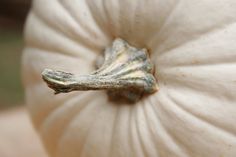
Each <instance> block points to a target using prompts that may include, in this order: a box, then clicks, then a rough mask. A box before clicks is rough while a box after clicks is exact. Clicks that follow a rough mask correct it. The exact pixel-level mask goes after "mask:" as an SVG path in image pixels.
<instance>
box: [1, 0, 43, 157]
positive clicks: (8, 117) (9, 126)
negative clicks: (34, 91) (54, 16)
mask: <svg viewBox="0 0 236 157" xmlns="http://www.w3.org/2000/svg"><path fill="white" fill-rule="evenodd" d="M30 6H31V0H0V157H46V156H47V155H46V153H45V150H44V149H43V147H42V144H41V141H40V139H39V137H38V134H37V133H36V131H35V130H34V128H33V126H32V124H31V121H30V118H29V115H28V112H27V110H26V107H25V105H24V92H23V87H22V84H21V72H20V69H21V54H22V49H23V47H24V41H23V28H24V22H25V19H26V16H27V13H28V12H29V8H30Z"/></svg>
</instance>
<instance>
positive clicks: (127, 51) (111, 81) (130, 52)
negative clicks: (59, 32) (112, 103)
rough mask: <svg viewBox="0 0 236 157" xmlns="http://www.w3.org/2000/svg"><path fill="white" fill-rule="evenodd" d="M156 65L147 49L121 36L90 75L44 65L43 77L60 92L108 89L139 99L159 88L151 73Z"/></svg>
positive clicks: (117, 93)
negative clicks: (138, 46) (76, 73)
mask: <svg viewBox="0 0 236 157" xmlns="http://www.w3.org/2000/svg"><path fill="white" fill-rule="evenodd" d="M152 72H153V66H152V64H151V61H150V59H149V58H148V54H147V50H146V49H137V48H135V47H132V46H130V45H129V44H128V43H127V42H125V41H124V40H122V39H116V40H115V41H114V42H113V44H112V47H110V48H107V49H106V50H105V57H104V63H103V64H102V66H100V67H99V68H98V69H97V70H96V71H94V72H93V73H91V74H89V75H82V76H77V75H74V74H71V73H68V72H63V71H57V70H51V69H45V70H44V71H43V72H42V77H43V80H44V81H45V82H46V83H47V84H48V86H49V87H50V88H52V89H53V90H54V91H55V94H58V93H67V92H71V91H75V90H101V89H106V90H108V93H109V95H112V97H116V98H117V97H124V98H126V99H128V100H129V101H131V102H134V101H137V100H138V99H139V98H140V97H141V95H143V94H145V93H149V94H150V93H154V92H155V91H157V90H158V87H157V83H156V80H155V78H154V76H153V75H152Z"/></svg>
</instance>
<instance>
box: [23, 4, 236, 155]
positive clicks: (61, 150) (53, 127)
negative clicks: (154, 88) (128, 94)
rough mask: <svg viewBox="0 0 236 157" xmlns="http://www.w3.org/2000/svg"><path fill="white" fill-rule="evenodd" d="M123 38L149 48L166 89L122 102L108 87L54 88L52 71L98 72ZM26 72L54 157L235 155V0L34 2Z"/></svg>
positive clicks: (39, 125)
mask: <svg viewBox="0 0 236 157" xmlns="http://www.w3.org/2000/svg"><path fill="white" fill-rule="evenodd" d="M117 37H120V38H122V39H124V40H126V41H127V42H129V43H130V44H131V45H133V46H136V47H140V48H142V47H145V48H148V49H149V51H150V58H151V60H152V62H153V63H154V64H155V75H156V78H157V80H158V85H159V91H158V92H156V93H154V94H152V95H149V96H146V97H145V98H143V99H141V100H139V101H138V102H137V103H135V104H133V105H130V104H126V103H122V104H117V103H114V102H112V101H109V100H108V99H107V94H106V92H104V91H78V92H72V93H68V94H59V95H54V93H53V91H52V90H51V89H50V88H48V87H47V85H46V84H45V82H43V80H42V78H41V72H42V71H43V70H44V69H45V68H51V69H57V70H63V71H67V72H72V73H76V74H88V73H90V72H92V71H93V70H94V66H93V65H94V62H95V60H96V58H97V57H98V55H99V54H101V53H102V52H103V50H104V48H106V47H109V46H110V45H111V43H112V42H113V40H114V39H115V38H117ZM25 41H26V47H25V49H24V55H23V70H22V71H23V79H24V86H25V89H26V101H27V104H28V107H29V110H30V113H31V116H32V119H33V123H34V125H35V127H36V129H37V130H38V131H39V133H40V135H41V137H42V140H43V143H44V145H45V147H46V149H47V151H48V152H49V154H50V155H51V156H52V157H235V156H236V1H235V0H204V1H203V0H202V1H193V0H192V1H190V0H167V1H166V0H34V1H33V6H32V9H31V11H30V14H29V16H28V20H27V23H26V27H25Z"/></svg>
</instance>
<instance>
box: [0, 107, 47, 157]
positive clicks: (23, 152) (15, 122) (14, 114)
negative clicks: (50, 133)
mask: <svg viewBox="0 0 236 157" xmlns="http://www.w3.org/2000/svg"><path fill="white" fill-rule="evenodd" d="M0 156H1V157H48V156H47V154H46V152H45V150H44V148H43V146H42V143H41V141H40V139H39V137H38V134H37V133H36V131H35V130H34V129H33V126H32V124H31V121H30V118H29V114H28V112H27V110H26V109H25V108H17V109H9V110H6V111H1V112H0Z"/></svg>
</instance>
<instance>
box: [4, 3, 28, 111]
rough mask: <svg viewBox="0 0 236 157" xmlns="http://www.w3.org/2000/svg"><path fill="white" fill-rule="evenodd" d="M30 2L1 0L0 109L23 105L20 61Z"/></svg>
mask: <svg viewBox="0 0 236 157" xmlns="http://www.w3.org/2000/svg"><path fill="white" fill-rule="evenodd" d="M30 2H31V1H30V0H0V51H1V53H0V109H5V108H8V107H12V106H16V105H22V104H23V97H24V96H23V89H22V85H21V76H20V61H21V52H22V48H23V38H22V32H23V25H24V21H25V19H26V16H27V13H28V11H29V8H30Z"/></svg>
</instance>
